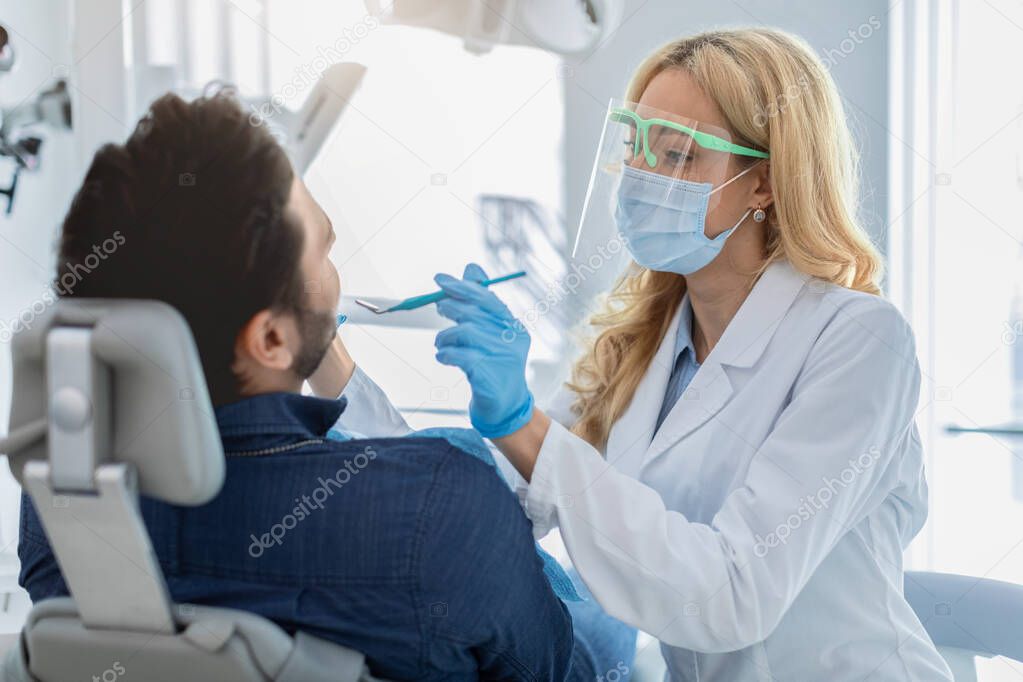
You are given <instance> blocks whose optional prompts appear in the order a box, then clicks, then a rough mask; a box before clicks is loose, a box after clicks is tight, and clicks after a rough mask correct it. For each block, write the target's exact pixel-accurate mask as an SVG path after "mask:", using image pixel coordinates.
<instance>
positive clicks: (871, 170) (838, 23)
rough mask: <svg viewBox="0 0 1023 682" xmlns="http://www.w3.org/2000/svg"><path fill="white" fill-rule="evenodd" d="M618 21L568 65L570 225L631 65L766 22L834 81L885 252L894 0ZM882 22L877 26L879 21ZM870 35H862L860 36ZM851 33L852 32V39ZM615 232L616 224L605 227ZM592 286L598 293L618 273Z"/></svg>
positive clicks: (644, 6)
mask: <svg viewBox="0 0 1023 682" xmlns="http://www.w3.org/2000/svg"><path fill="white" fill-rule="evenodd" d="M625 4H626V8H625V13H624V21H623V23H622V25H621V27H620V28H619V29H618V30H617V31H616V32H615V33H614V34H613V35H612V36H611V37H610V38H609V39H608V40H607V41H606V43H605V44H603V45H602V46H601V47H600V49H599V50H598V51H596V52H595V53H593V54H592V56H590V57H588V58H586V57H584V58H583V59H581V60H574V61H571V62H569V63H568V64H567V65H566V70H565V74H564V75H563V82H564V86H563V87H564V90H565V121H566V126H565V154H566V159H567V163H566V169H565V170H566V172H565V175H564V177H565V194H566V197H565V199H566V200H565V205H566V206H567V207H568V216H567V217H568V220H567V222H568V226H569V229H572V230H574V228H575V226H576V225H577V224H578V221H579V211H580V209H581V208H582V205H583V199H584V196H585V193H586V187H587V183H588V181H589V177H590V169H591V166H592V163H593V155H594V152H595V148H596V143H597V142H596V141H597V139H598V138H599V135H600V128H601V125H602V123H603V114H604V112H605V111H606V109H607V103H608V100H609V99H610V98H611V97H619V98H620V97H622V96H623V95H624V92H625V86H626V84H627V82H628V79H629V76H630V75H631V73H632V71H633V69H634V68H635V67H636V66H637V65H638V64H639V62H640V61H641V60H642V59H643V58H644V57H645V56H646V55H647V54H648V53H649V52H651V51H652V50H654V49H655V48H657V47H659V46H661V45H662V44H664V43H666V42H668V41H670V40H673V39H676V38H678V37H681V36H683V35H687V34H690V33H695V32H698V31H701V30H706V29H711V28H721V27H736V26H752V25H758V26H759V25H767V26H773V27H776V28H780V29H783V30H787V31H792V32H794V33H796V34H798V35H800V36H802V37H803V38H804V39H805V40H806V41H807V42H808V43H810V45H811V46H813V47H814V48H815V49H817V51H818V53H819V54H820V55H821V56H822V58H823V59H824V60H825V63H827V64H830V63H833V64H834V65H833V67H832V68H831V73H832V74H833V75H834V77H835V80H836V81H837V82H838V87H839V89H840V90H841V93H842V96H843V99H844V101H845V105H846V110H847V113H848V115H849V118H850V120H851V123H852V127H853V132H854V135H855V137H856V140H857V143H858V146H859V148H860V149H861V153H862V164H863V166H862V179H863V189H862V215H863V218H864V222H865V224H866V226H867V228H868V230H869V231H870V234H871V235H872V236H873V238H874V240H875V242H876V243H877V244H878V245H879V246H880V247H881V248H882V249H883V248H884V242H885V212H886V206H887V189H886V188H887V183H888V178H887V154H888V137H889V136H888V134H887V131H886V128H885V125H886V122H887V117H888V13H889V8H888V5H889V2H888V0H862V1H860V2H838V1H836V0H830V1H828V2H818V3H806V2H792V1H791V0H742V2H723V1H722V0H686V1H685V2H683V1H682V0H625ZM875 27H879V28H875ZM861 29H862V32H861V33H860V35H867V36H868V37H866V38H862V37H860V35H857V33H858V32H860V31H861ZM850 31H852V32H853V34H854V35H856V39H855V40H852V39H850V35H849V34H850ZM605 232H606V233H607V234H611V232H610V227H608V229H607V230H606V231H605ZM612 270H613V268H606V269H604V270H601V271H599V272H598V273H597V275H596V276H595V277H593V278H592V279H591V281H590V282H588V283H587V284H591V285H592V286H593V288H592V290H593V291H600V290H603V289H604V288H606V286H607V285H608V284H609V283H610V281H611V280H613V278H614V276H615V275H616V274H617V273H616V272H612Z"/></svg>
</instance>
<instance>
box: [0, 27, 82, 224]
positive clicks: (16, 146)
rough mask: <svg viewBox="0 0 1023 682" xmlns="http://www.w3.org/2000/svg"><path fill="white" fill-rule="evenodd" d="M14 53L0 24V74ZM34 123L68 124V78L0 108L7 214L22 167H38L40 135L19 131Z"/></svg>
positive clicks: (63, 126) (9, 65)
mask: <svg viewBox="0 0 1023 682" xmlns="http://www.w3.org/2000/svg"><path fill="white" fill-rule="evenodd" d="M14 57H15V55H14V47H13V46H12V45H11V44H10V39H9V35H8V32H7V29H5V28H4V27H3V26H0V74H2V73H5V72H8V71H10V70H12V69H13V68H14V62H15V58H14ZM36 124H43V125H47V126H49V127H51V128H56V129H58V130H66V129H70V128H71V98H70V96H69V94H68V88H67V81H65V80H63V79H58V80H57V81H56V82H55V83H54V84H53V85H52V86H51V87H50V88H48V89H46V90H43V91H42V92H40V93H39V94H38V95H36V96H35V97H33V98H30V99H29V100H27V101H25V102H23V103H21V104H19V105H18V106H15V107H13V108H11V109H0V157H7V158H10V159H13V160H14V175H13V176H12V177H11V184H10V185H9V186H8V187H6V188H0V195H3V196H5V197H7V207H6V209H5V213H7V214H10V212H11V210H12V209H13V206H14V193H15V191H16V190H17V188H18V178H19V176H20V174H21V171H23V170H27V171H34V170H36V169H37V168H39V149H40V147H42V144H43V140H42V138H40V137H36V136H35V135H22V134H20V133H21V131H22V129H24V128H26V127H28V126H33V125H36Z"/></svg>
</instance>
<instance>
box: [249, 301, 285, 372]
mask: <svg viewBox="0 0 1023 682" xmlns="http://www.w3.org/2000/svg"><path fill="white" fill-rule="evenodd" d="M297 334H298V328H297V326H296V324H295V321H294V319H292V318H291V317H290V316H286V315H279V314H274V313H273V312H272V311H270V310H269V309H266V310H261V311H259V312H258V313H256V314H255V315H253V316H252V319H250V320H249V321H248V322H247V323H246V324H245V326H244V327H242V329H241V331H240V332H239V333H238V339H237V341H236V342H235V361H236V362H240V363H241V364H242V365H243V366H244V365H249V366H250V368H251V369H255V370H259V369H269V370H278V371H283V370H287V369H289V368H290V367H291V365H292V362H294V359H295V355H294V352H293V351H292V345H293V344H289V341H293V340H294V339H292V337H296V336H297ZM295 347H296V348H297V347H298V346H295Z"/></svg>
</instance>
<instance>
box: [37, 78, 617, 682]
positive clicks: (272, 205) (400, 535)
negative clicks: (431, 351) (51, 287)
mask: <svg viewBox="0 0 1023 682" xmlns="http://www.w3.org/2000/svg"><path fill="white" fill-rule="evenodd" d="M352 162H353V163H358V160H357V159H353V161H352ZM116 231H120V233H121V234H122V235H123V240H124V241H123V245H122V246H120V248H118V249H117V251H116V252H115V253H113V254H109V255H108V256H107V257H106V258H105V259H104V260H103V262H102V263H101V264H99V266H98V267H96V268H95V269H93V271H92V272H91V273H90V274H89V275H88V276H87V277H85V278H83V279H82V280H81V281H80V282H79V283H78V285H77V286H76V287H75V288H74V290H73V292H69V294H68V295H73V296H76V297H78V296H81V297H105V298H145V299H157V300H161V301H165V302H167V303H169V304H171V305H173V306H174V307H175V308H177V309H178V310H179V311H180V312H181V313H182V314H183V315H184V317H185V319H186V320H187V321H188V324H189V325H190V327H191V330H192V334H193V336H194V337H195V342H196V345H197V348H198V351H199V356H200V358H201V361H202V364H203V370H204V373H205V376H206V382H207V385H208V387H209V391H210V396H211V398H212V400H213V404H214V405H215V407H216V419H217V423H218V425H219V428H220V434H221V438H222V440H223V444H224V450H225V453H226V454H227V470H226V471H227V473H226V480H225V483H224V487H223V489H222V491H221V492H220V494H219V495H218V496H217V497H216V498H215V499H214V500H213V501H212V502H210V503H209V504H206V505H204V506H201V507H196V508H185V507H175V506H171V505H167V504H163V503H158V502H156V501H153V500H149V499H143V500H142V512H143V516H144V518H145V522H146V525H147V527H148V529H149V533H150V535H151V537H152V540H153V544H154V547H155V550H156V553H157V555H158V557H159V560H160V565H161V567H162V568H163V571H164V573H165V575H166V577H167V582H168V586H169V588H170V592H171V595H172V597H173V599H174V600H175V601H179V602H190V603H197V604H207V605H212V606H220V607H229V608H237V609H243V610H246V611H251V612H255V613H257V614H260V615H262V616H265V617H267V618H269V619H271V620H273V621H275V622H276V623H278V624H279V625H281V626H282V627H283V628H285V629H286V630H288V631H289V632H294V631H296V630H303V631H306V632H308V633H310V634H313V635H316V636H319V637H322V638H325V639H328V640H332V641H334V642H338V643H340V644H343V645H346V646H349V647H352V648H354V649H357V650H359V651H362V652H364V653H365V654H366V657H367V661H368V663H369V665H370V668H371V670H372V672H373V673H374V674H375V675H377V676H381V677H385V678H390V679H441V678H443V679H476V678H477V677H482V678H487V679H508V680H560V679H565V678H566V677H567V676H571V677H573V678H576V679H580V678H582V677H583V676H589V677H590V679H593V677H592V676H593V675H594V671H595V669H596V673H597V674H600V673H602V672H604V671H605V670H607V668H603V669H598V668H597V665H598V664H597V663H596V662H595V657H594V656H591V655H590V653H591V651H590V647H589V646H588V645H584V646H575V647H574V646H573V628H572V621H571V618H570V616H569V612H568V610H567V609H566V607H565V605H564V604H563V603H562V602H561V601H560V600H559V599H558V598H557V597H556V596H555V594H554V593H553V592H552V589H551V586H550V584H549V583H548V581H547V580H546V579H545V576H544V573H543V572H542V568H541V561H540V559H539V557H538V555H537V553H536V551H535V548H534V544H533V539H532V534H531V531H530V526H529V523H528V521H527V520H526V518H525V516H524V515H523V513H522V511H521V509H520V507H519V504H518V502H517V500H516V498H515V496H514V495H513V493H512V492H511V491H510V489H509V488H508V487H507V486H506V485H505V484H504V483H503V482H502V481H501V480H500V478H499V477H498V476H497V475H496V473H495V472H494V470H493V469H491V468H490V467H489V466H488V465H487V464H485V463H483V462H481V461H479V460H478V459H475V458H473V457H471V456H469V455H467V454H466V453H465V452H463V451H462V450H459V449H458V448H456V447H454V446H453V445H451V444H450V443H449V442H448V441H446V440H443V439H439V438H425V437H410V438H379V437H377V438H360V439H352V438H350V437H349V436H346V435H345V432H346V431H347V432H350V431H359V432H361V433H363V434H365V435H368V436H379V435H382V434H381V432H380V431H381V429H380V428H379V425H376V426H374V425H372V424H368V423H367V424H363V423H360V421H359V419H357V418H355V416H357V415H359V414H365V413H366V411H367V410H368V409H371V408H372V406H366V405H357V404H352V405H347V409H348V415H347V416H348V417H349V418H342V416H343V415H344V414H345V410H346V399H345V398H344V397H341V398H340V399H338V398H337V396H338V395H339V393H341V392H342V390H343V388H344V387H345V385H346V384H347V383H348V382H349V381H350V380H353V378H352V377H353V376H354V377H355V379H354V380H355V381H368V379H367V378H366V377H365V376H363V375H361V373H360V372H359V370H357V369H356V367H355V365H354V363H353V362H352V361H351V358H350V357H349V356H348V354H347V353H346V352H345V349H344V347H343V346H342V345H341V342H340V340H339V339H337V338H336V334H335V331H334V330H335V323H334V319H335V314H336V306H337V302H338V297H339V293H340V283H339V277H338V273H337V270H336V269H335V268H334V265H333V264H332V263H331V261H330V259H329V257H328V254H329V252H330V249H331V245H332V244H333V242H334V231H333V229H332V227H331V223H330V220H329V219H328V218H327V216H326V215H325V214H324V212H323V211H322V209H321V208H320V207H319V206H318V205H317V203H316V202H315V201H314V200H313V198H312V197H311V196H310V194H309V193H308V191H307V190H306V188H305V186H304V185H303V184H302V182H301V181H300V180H299V179H298V178H297V177H296V176H295V174H294V173H293V171H292V168H291V165H290V163H289V161H288V159H287V157H286V156H285V153H284V151H283V150H282V149H281V147H279V146H278V144H277V143H276V142H275V140H274V139H273V138H272V136H271V135H270V134H269V133H268V131H267V130H266V129H264V128H263V127H261V126H253V125H251V124H250V122H249V117H248V115H247V113H246V112H244V111H243V110H242V109H241V108H240V107H239V106H238V105H237V103H236V102H235V101H234V100H233V99H232V98H231V97H230V96H229V95H226V94H223V93H220V94H216V95H213V96H210V97H205V98H202V99H199V100H196V101H195V102H192V103H186V102H185V101H183V100H181V99H180V98H178V97H176V96H174V95H167V96H164V97H162V98H161V99H159V100H158V101H156V102H155V103H154V104H153V105H152V107H151V109H150V112H149V113H148V115H147V116H146V117H145V118H143V119H142V121H140V122H139V124H138V127H137V128H136V130H135V131H134V133H133V134H132V135H131V137H130V138H129V139H128V141H127V142H126V143H125V144H124V145H123V146H121V145H107V146H105V147H104V148H102V149H101V150H100V151H99V152H98V153H97V154H96V157H95V159H94V160H93V162H92V166H91V167H90V169H89V171H88V174H87V175H86V177H85V181H84V183H83V185H82V187H81V189H80V190H79V192H78V194H77V196H76V197H75V199H74V201H73V203H72V205H71V208H70V211H69V213H68V215H67V218H66V219H65V222H64V225H63V234H62V237H61V241H60V251H59V257H58V273H60V272H64V271H65V270H66V269H67V268H73V267H74V266H76V265H77V264H79V263H81V262H82V261H83V260H84V259H86V257H88V256H89V255H90V254H92V253H93V251H94V249H95V247H96V245H99V244H101V243H103V242H104V240H105V239H107V238H108V237H109V236H110V235H111V234H113V233H114V232H116ZM325 357H326V360H325V359H324V358H325ZM317 370H318V371H317ZM306 379H310V384H311V385H312V386H313V388H314V390H316V392H317V393H319V394H320V395H322V396H325V397H314V396H303V395H301V394H300V391H301V388H302V385H303V382H304V381H305V380H306ZM339 418H341V419H340V420H339ZM96 551H107V550H106V549H105V548H104V547H102V546H101V545H100V544H99V543H97V548H96ZM19 555H20V557H21V561H22V571H21V577H20V582H21V584H22V585H23V586H24V587H25V588H26V589H27V590H28V592H29V594H30V595H31V597H32V600H33V601H38V600H41V599H45V598H48V597H53V596H57V595H64V594H66V593H67V588H66V586H65V584H64V581H63V579H62V577H61V574H60V570H59V568H58V566H57V564H56V562H55V560H54V557H53V555H52V554H51V552H50V549H49V546H48V544H47V541H46V538H45V535H44V532H43V529H42V527H41V525H40V523H39V520H38V517H37V516H36V513H35V511H34V509H33V508H32V505H31V502H30V501H29V500H28V498H27V497H25V498H23V502H22V522H21V544H20V546H19ZM610 665H611V666H612V667H613V666H614V663H613V662H612V663H611V664H610Z"/></svg>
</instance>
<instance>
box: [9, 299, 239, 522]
mask: <svg viewBox="0 0 1023 682" xmlns="http://www.w3.org/2000/svg"><path fill="white" fill-rule="evenodd" d="M58 327H77V328H89V329H91V330H92V336H91V354H92V356H93V357H94V358H95V359H96V360H97V361H98V362H99V363H101V365H102V366H103V367H105V368H106V369H108V370H109V373H110V391H109V401H110V405H109V406H107V409H105V410H100V411H97V413H105V414H109V418H110V423H109V425H108V427H109V434H110V442H111V444H112V447H111V450H112V451H111V452H110V453H109V459H110V460H112V461H118V462H126V463H131V464H133V465H134V466H135V468H136V471H137V474H138V481H139V490H140V492H141V493H142V494H144V495H148V496H150V497H154V498H157V499H160V500H163V501H165V502H170V503H173V504H181V505H198V504H203V503H205V502H207V501H209V500H210V499H212V498H213V497H214V496H215V495H216V494H217V492H218V491H219V490H220V487H221V485H222V484H223V481H224V453H223V448H222V445H221V441H220V433H219V431H218V429H217V424H216V418H215V416H214V412H213V406H212V405H211V403H210V398H209V393H208V392H207V390H206V381H205V379H204V377H203V372H202V365H201V364H200V362H199V356H198V353H197V351H196V348H195V342H194V341H193V339H192V334H191V331H190V330H189V328H188V324H187V323H186V322H185V320H184V318H183V317H182V316H181V315H180V314H179V313H178V312H177V310H175V309H174V308H173V307H171V306H169V305H167V304H165V303H161V302H158V301H144V300H129V299H117V300H115V299H84V298H82V299H60V300H59V301H58V302H57V303H56V304H55V305H53V306H51V307H50V308H49V309H48V310H47V311H46V312H45V313H43V314H42V315H40V316H38V317H36V318H35V319H34V320H33V321H32V323H31V325H30V327H29V328H23V329H21V330H20V331H19V332H18V333H17V334H15V336H14V339H13V344H12V354H13V358H12V360H13V363H12V364H13V370H14V372H13V373H14V391H13V395H12V400H11V418H10V427H9V434H11V435H12V436H13V435H14V434H15V433H16V432H18V431H19V430H20V431H21V432H22V433H24V432H26V431H27V430H31V427H32V425H33V424H38V423H39V422H40V421H41V420H46V419H47V418H48V416H49V415H48V412H49V409H48V404H47V403H48V401H49V396H48V388H47V336H48V334H49V333H50V331H52V330H53V329H55V328H58ZM12 440H14V439H13V438H12ZM48 446H49V444H48V442H47V439H46V438H45V432H44V434H43V437H42V438H41V439H33V441H32V442H28V443H27V444H25V445H24V446H23V447H21V448H20V449H17V450H15V451H13V452H9V453H8V455H9V459H10V467H11V472H12V473H13V474H14V476H15V478H17V479H18V481H19V482H21V481H22V469H23V468H24V466H25V463H26V462H27V461H28V460H30V459H39V460H46V459H47V458H48V454H49V451H48ZM9 449H11V448H9Z"/></svg>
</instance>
